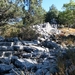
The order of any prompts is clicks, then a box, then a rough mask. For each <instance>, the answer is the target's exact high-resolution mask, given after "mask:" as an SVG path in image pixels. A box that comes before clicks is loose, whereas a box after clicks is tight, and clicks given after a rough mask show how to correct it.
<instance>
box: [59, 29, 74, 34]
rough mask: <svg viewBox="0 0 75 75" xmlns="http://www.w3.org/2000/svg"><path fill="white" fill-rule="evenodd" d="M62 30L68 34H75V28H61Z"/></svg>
mask: <svg viewBox="0 0 75 75" xmlns="http://www.w3.org/2000/svg"><path fill="white" fill-rule="evenodd" d="M59 30H61V31H62V33H64V34H65V35H68V34H75V29H74V28H69V29H68V28H61V29H59Z"/></svg>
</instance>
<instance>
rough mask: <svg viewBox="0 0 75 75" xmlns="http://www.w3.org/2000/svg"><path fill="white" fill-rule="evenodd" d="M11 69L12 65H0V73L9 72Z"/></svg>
mask: <svg viewBox="0 0 75 75" xmlns="http://www.w3.org/2000/svg"><path fill="white" fill-rule="evenodd" d="M12 68H13V66H12V65H6V64H0V73H4V72H9V71H10V70H11V69H12Z"/></svg>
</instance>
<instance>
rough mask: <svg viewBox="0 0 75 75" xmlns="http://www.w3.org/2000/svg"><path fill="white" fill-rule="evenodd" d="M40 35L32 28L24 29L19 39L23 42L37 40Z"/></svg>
mask: <svg viewBox="0 0 75 75" xmlns="http://www.w3.org/2000/svg"><path fill="white" fill-rule="evenodd" d="M38 36H39V34H37V33H36V32H35V31H34V30H33V29H31V28H30V27H26V28H25V27H23V28H22V29H21V32H20V33H19V35H18V37H19V38H21V39H23V40H35V39H37V37H38Z"/></svg>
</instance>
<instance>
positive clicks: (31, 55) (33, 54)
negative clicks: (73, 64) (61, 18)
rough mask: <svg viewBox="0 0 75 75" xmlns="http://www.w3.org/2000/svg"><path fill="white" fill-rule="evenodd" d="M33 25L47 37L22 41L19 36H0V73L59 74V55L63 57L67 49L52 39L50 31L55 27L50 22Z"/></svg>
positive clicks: (10, 74) (0, 74) (18, 74)
mask: <svg viewBox="0 0 75 75" xmlns="http://www.w3.org/2000/svg"><path fill="white" fill-rule="evenodd" d="M33 27H34V28H36V29H37V30H38V31H39V32H41V34H43V35H44V36H47V37H46V38H44V37H43V38H41V37H40V39H38V40H35V41H34V40H33V41H23V40H21V41H20V40H19V39H18V38H17V37H15V38H7V39H5V38H3V37H0V75H51V74H53V75H55V73H58V74H59V67H58V63H57V61H58V59H57V58H58V56H60V57H61V58H62V57H63V53H66V50H63V49H61V46H60V45H58V44H57V43H56V42H54V41H52V40H50V38H49V36H50V35H51V33H50V32H51V31H52V30H54V28H52V27H51V26H50V25H49V23H47V24H42V25H41V26H40V25H37V26H33ZM42 28H43V29H42ZM57 32H58V31H57ZM57 32H56V31H53V33H57ZM53 33H52V34H53ZM49 34H50V35H49ZM43 39H44V40H43ZM59 53H60V55H59Z"/></svg>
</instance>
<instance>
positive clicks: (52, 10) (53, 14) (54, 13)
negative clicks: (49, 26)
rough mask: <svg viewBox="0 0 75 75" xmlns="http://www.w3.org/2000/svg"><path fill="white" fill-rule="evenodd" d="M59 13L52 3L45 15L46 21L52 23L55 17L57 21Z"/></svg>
mask: <svg viewBox="0 0 75 75" xmlns="http://www.w3.org/2000/svg"><path fill="white" fill-rule="evenodd" d="M58 14H59V11H58V10H57V8H56V7H55V6H54V5H52V6H51V7H50V9H49V11H48V12H47V14H46V16H45V22H50V23H51V22H52V20H53V19H55V20H56V21H57V17H58Z"/></svg>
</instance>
